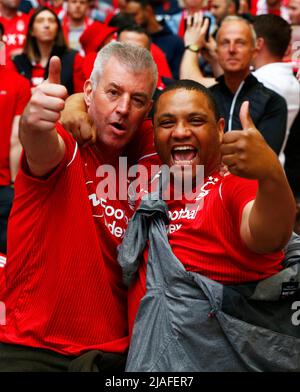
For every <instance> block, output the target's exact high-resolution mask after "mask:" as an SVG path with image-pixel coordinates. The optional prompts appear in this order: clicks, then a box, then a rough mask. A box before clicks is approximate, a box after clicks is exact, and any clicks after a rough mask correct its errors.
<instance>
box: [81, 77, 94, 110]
mask: <svg viewBox="0 0 300 392" xmlns="http://www.w3.org/2000/svg"><path fill="white" fill-rule="evenodd" d="M83 92H84V101H85V104H86V106H87V107H88V108H89V107H90V105H91V101H92V95H93V84H92V81H91V79H88V80H86V81H85V83H84V86H83Z"/></svg>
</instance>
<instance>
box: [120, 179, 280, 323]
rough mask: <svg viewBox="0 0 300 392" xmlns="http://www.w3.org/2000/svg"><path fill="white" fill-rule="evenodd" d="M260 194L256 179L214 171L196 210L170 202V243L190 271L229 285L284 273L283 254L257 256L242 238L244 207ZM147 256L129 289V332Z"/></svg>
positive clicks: (143, 278) (202, 190) (199, 196)
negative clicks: (223, 174) (222, 174)
mask: <svg viewBox="0 0 300 392" xmlns="http://www.w3.org/2000/svg"><path fill="white" fill-rule="evenodd" d="M256 191H257V182H256V181H252V180H247V179H244V178H240V177H236V176H233V175H231V174H228V175H225V176H224V177H223V176H221V175H220V174H219V173H215V174H213V175H211V176H210V177H208V178H206V179H205V181H204V184H203V185H202V186H201V189H200V190H199V192H197V193H198V196H196V200H198V202H197V203H195V205H194V207H190V208H189V209H187V208H186V204H185V202H184V201H180V200H176V201H170V202H167V204H168V208H169V225H168V227H167V231H168V238H169V242H170V245H171V247H172V250H173V252H174V254H175V256H176V257H177V258H178V259H179V260H180V261H181V262H182V263H183V265H184V267H185V268H186V270H188V271H193V272H198V273H201V274H202V275H204V276H207V277H208V278H210V279H213V280H216V281H218V282H220V283H223V284H225V285H229V284H237V283H244V282H251V281H257V280H261V279H265V278H267V277H269V276H271V275H274V274H276V273H277V272H279V271H280V270H281V269H282V267H281V262H282V260H283V257H284V255H283V252H281V251H280V252H274V253H272V254H257V253H254V252H252V251H250V250H249V249H248V248H247V247H246V245H245V244H244V242H243V241H242V239H241V237H240V223H241V219H242V212H243V209H244V207H245V205H246V204H247V203H248V202H249V201H251V200H253V199H255V195H256ZM147 254H148V252H147V250H146V251H145V253H144V260H143V262H142V263H141V266H140V269H139V275H138V278H137V279H136V281H135V282H134V283H133V285H132V286H131V287H130V290H129V298H128V302H129V306H128V309H129V325H130V329H132V326H133V322H134V318H135V315H136V312H137V309H138V305H139V301H140V299H141V298H142V296H143V295H144V293H145V279H146V265H147V264H146V261H145V260H147Z"/></svg>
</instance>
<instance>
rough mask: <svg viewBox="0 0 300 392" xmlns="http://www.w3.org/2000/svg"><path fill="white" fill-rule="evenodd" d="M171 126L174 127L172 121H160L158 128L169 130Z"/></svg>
mask: <svg viewBox="0 0 300 392" xmlns="http://www.w3.org/2000/svg"><path fill="white" fill-rule="evenodd" d="M173 125H174V121H170V120H166V121H161V122H160V123H159V126H160V127H163V128H170V127H172V126H173Z"/></svg>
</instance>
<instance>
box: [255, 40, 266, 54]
mask: <svg viewBox="0 0 300 392" xmlns="http://www.w3.org/2000/svg"><path fill="white" fill-rule="evenodd" d="M264 46H265V40H264V38H262V37H258V38H257V39H256V49H257V50H258V51H261V50H262V48H263V47H264Z"/></svg>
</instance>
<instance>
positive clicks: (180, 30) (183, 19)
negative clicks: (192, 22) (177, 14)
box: [177, 10, 187, 39]
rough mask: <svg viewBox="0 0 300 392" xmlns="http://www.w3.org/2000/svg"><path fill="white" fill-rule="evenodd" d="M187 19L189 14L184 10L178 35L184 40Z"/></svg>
mask: <svg viewBox="0 0 300 392" xmlns="http://www.w3.org/2000/svg"><path fill="white" fill-rule="evenodd" d="M186 18H187V12H186V10H183V11H182V13H181V18H180V21H179V25H178V33H177V34H178V35H179V37H180V38H182V39H183V37H184V33H185V21H186Z"/></svg>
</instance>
